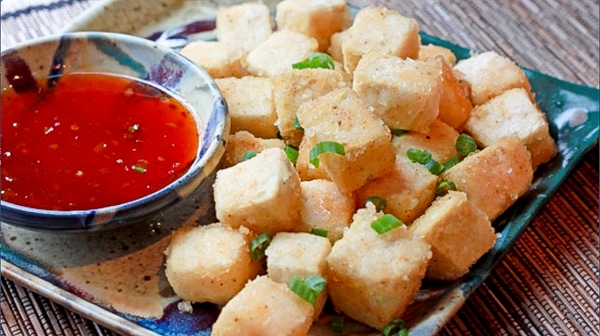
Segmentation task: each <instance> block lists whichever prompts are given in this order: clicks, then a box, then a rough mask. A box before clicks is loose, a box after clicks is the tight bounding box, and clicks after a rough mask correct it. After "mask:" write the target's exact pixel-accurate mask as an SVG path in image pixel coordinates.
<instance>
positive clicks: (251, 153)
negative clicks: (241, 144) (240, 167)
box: [242, 151, 256, 162]
mask: <svg viewBox="0 0 600 336" xmlns="http://www.w3.org/2000/svg"><path fill="white" fill-rule="evenodd" d="M255 156H256V152H255V151H247V152H246V153H244V157H243V158H242V162H244V161H246V160H250V159H252V158H253V157H255Z"/></svg>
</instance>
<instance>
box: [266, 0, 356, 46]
mask: <svg viewBox="0 0 600 336" xmlns="http://www.w3.org/2000/svg"><path fill="white" fill-rule="evenodd" d="M275 21H276V22H277V28H278V29H283V28H287V29H291V30H293V31H296V32H298V33H302V34H304V35H307V36H310V37H313V38H315V39H316V40H317V41H318V42H319V50H320V51H322V52H325V51H327V48H328V47H329V40H330V38H331V35H332V34H334V33H336V32H339V31H342V30H345V29H347V28H348V27H350V25H351V24H352V18H351V16H350V9H349V8H348V5H347V4H346V1H345V0H285V1H281V2H280V3H279V4H277V11H276V15H275Z"/></svg>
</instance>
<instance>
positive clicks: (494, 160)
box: [440, 136, 533, 221]
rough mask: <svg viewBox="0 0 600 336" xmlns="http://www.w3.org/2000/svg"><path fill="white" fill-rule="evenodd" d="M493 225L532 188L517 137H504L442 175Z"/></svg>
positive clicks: (524, 153)
mask: <svg viewBox="0 0 600 336" xmlns="http://www.w3.org/2000/svg"><path fill="white" fill-rule="evenodd" d="M440 177H441V178H442V179H443V180H446V181H452V182H454V184H455V185H456V188H457V190H458V191H463V192H465V193H466V194H467V197H468V198H469V200H470V201H471V202H472V203H473V204H474V205H475V206H476V207H478V208H479V209H481V210H482V211H483V212H484V213H485V214H486V215H487V216H488V218H489V219H490V221H493V220H494V219H496V217H498V216H499V215H500V214H501V213H503V212H504V211H505V210H506V209H508V208H509V207H510V206H511V205H512V204H513V203H514V202H515V201H516V200H517V199H518V198H519V197H521V196H522V195H523V194H524V193H525V192H526V191H527V190H528V189H529V187H530V186H531V182H532V180H533V169H532V168H531V155H530V154H529V152H528V151H527V148H526V147H525V146H524V145H523V143H522V141H521V140H520V139H519V138H517V137H516V136H511V137H505V138H502V139H500V140H498V141H497V142H496V143H494V144H493V145H491V146H489V147H486V148H484V149H483V150H481V151H480V152H477V153H472V154H470V155H469V156H467V157H466V158H465V159H464V160H463V161H461V162H460V163H458V164H457V165H455V166H453V167H451V168H450V169H448V170H447V171H445V172H443V173H442V174H441V175H440Z"/></svg>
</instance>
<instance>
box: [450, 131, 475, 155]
mask: <svg viewBox="0 0 600 336" xmlns="http://www.w3.org/2000/svg"><path fill="white" fill-rule="evenodd" d="M454 147H455V148H456V151H457V152H458V153H459V154H460V155H462V156H467V155H469V154H470V153H472V152H474V151H476V150H477V144H476V143H475V140H474V139H473V138H472V137H470V136H469V135H467V134H464V133H461V134H460V135H459V136H458V138H457V139H456V143H455V145H454Z"/></svg>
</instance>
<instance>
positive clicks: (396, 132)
mask: <svg viewBox="0 0 600 336" xmlns="http://www.w3.org/2000/svg"><path fill="white" fill-rule="evenodd" d="M405 133H408V131H407V130H403V129H398V128H394V129H392V134H393V135H395V136H401V135H402V134H405Z"/></svg>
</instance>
